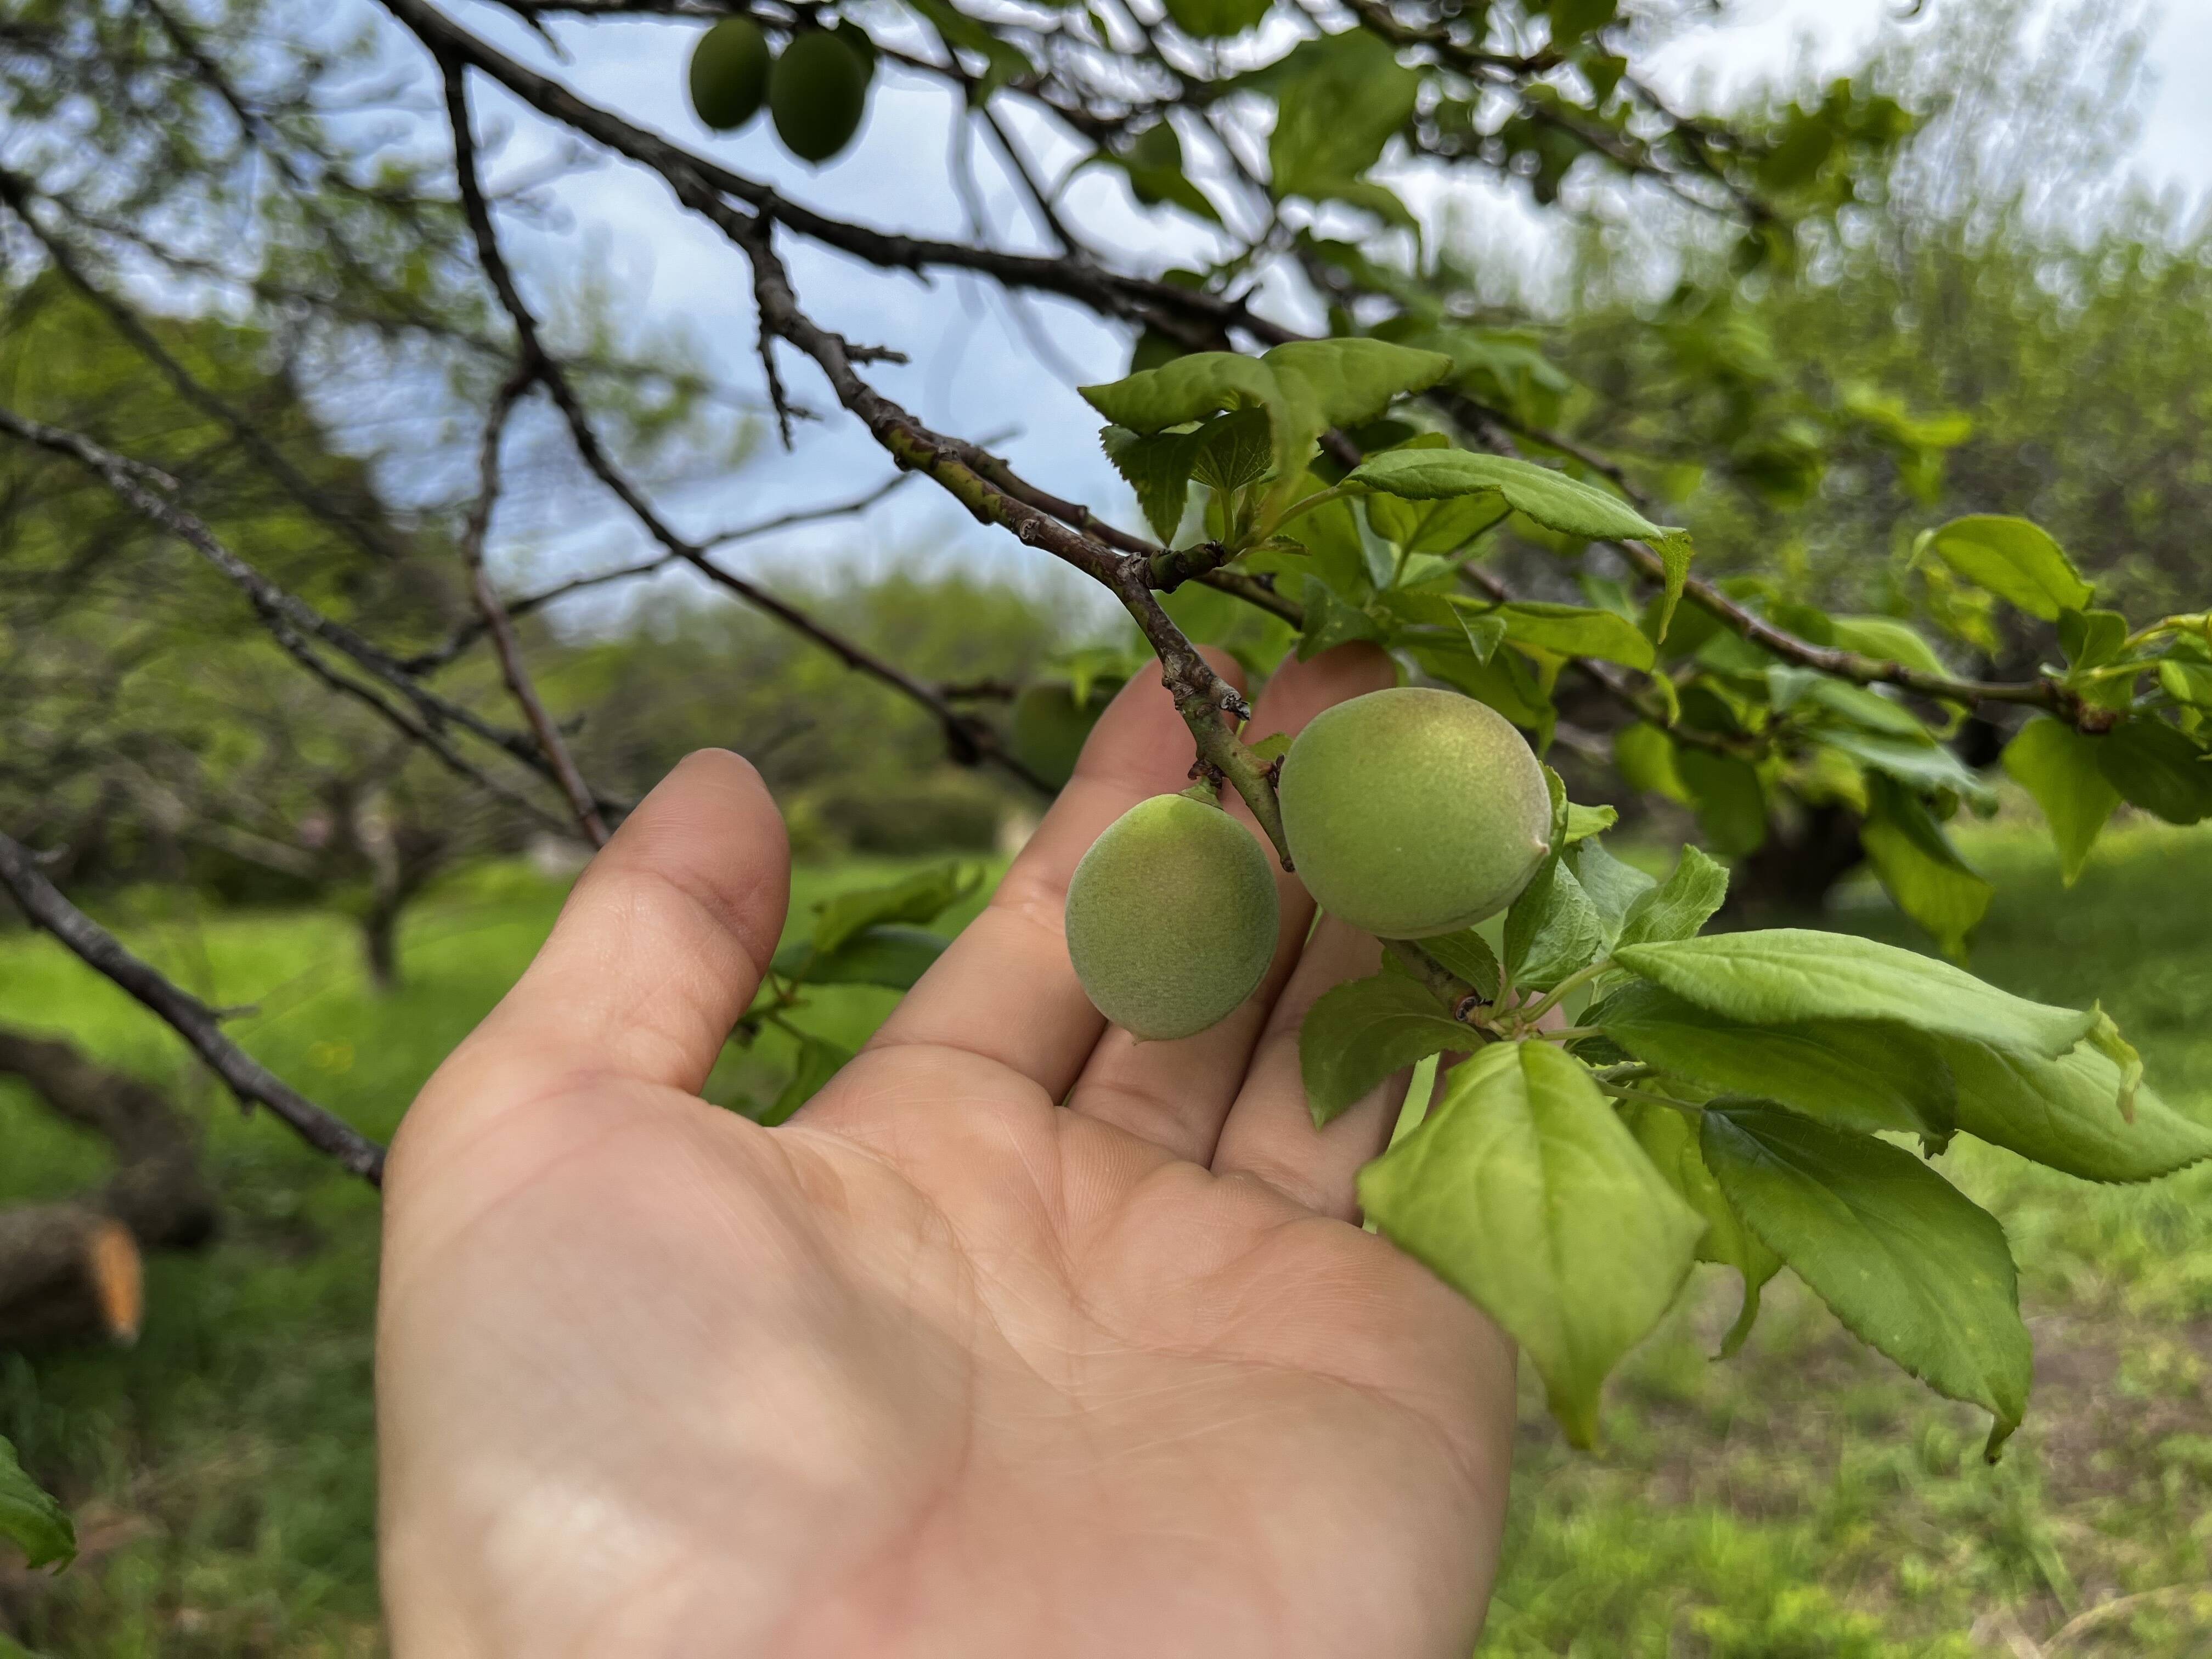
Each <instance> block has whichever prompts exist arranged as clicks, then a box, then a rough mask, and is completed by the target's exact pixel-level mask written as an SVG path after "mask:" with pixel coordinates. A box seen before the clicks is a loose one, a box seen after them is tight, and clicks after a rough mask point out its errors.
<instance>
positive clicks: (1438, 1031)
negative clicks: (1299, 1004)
mask: <svg viewBox="0 0 2212 1659" xmlns="http://www.w3.org/2000/svg"><path fill="white" fill-rule="evenodd" d="M1482 1043H1483V1038H1482V1035H1481V1033H1480V1032H1478V1031H1476V1030H1474V1028H1473V1027H1472V1026H1468V1025H1462V1024H1460V1023H1459V1021H1457V1020H1455V1019H1454V1018H1451V1017H1450V1016H1449V1014H1447V1013H1446V1012H1444V1011H1443V1009H1442V1008H1441V1007H1439V1006H1437V1000H1436V998H1435V997H1433V996H1431V994H1429V992H1428V991H1427V989H1426V988H1425V987H1422V986H1421V985H1419V984H1417V983H1416V982H1415V981H1412V980H1409V979H1402V978H1400V977H1398V976H1397V975H1390V974H1378V975H1376V976H1375V977H1374V978H1372V979H1356V980H1353V981H1351V982H1350V983H1348V984H1345V985H1340V986H1338V987H1336V988H1335V989H1334V990H1333V991H1328V992H1326V993H1324V994H1322V997H1321V998H1320V1000H1317V1001H1316V1003H1315V1004H1314V1006H1312V1007H1311V1008H1310V1009H1309V1010H1308V1011H1307V1013H1306V1018H1305V1023H1304V1024H1303V1025H1301V1026H1299V1027H1298V1068H1299V1070H1300V1072H1301V1073H1303V1074H1304V1079H1305V1085H1306V1107H1307V1109H1308V1110H1310V1112H1311V1113H1312V1114H1313V1121H1314V1127H1316V1129H1318V1128H1320V1127H1322V1125H1323V1124H1326V1123H1328V1121H1330V1120H1332V1119H1333V1118H1334V1117H1336V1116H1337V1115H1339V1114H1340V1113H1341V1112H1343V1111H1344V1110H1346V1109H1347V1108H1348V1107H1351V1106H1352V1105H1354V1104H1356V1103H1358V1101H1359V1100H1361V1099H1362V1098H1363V1097H1365V1095H1366V1094H1367V1093H1368V1091H1370V1090H1371V1089H1373V1088H1375V1087H1376V1085H1379V1084H1381V1083H1382V1082H1383V1080H1384V1079H1386V1078H1388V1077H1389V1076H1390V1074H1391V1073H1394V1072H1399V1071H1402V1070H1404V1069H1405V1068H1406V1067H1407V1066H1411V1065H1412V1064H1413V1062H1414V1061H1416V1060H1425V1059H1426V1058H1427V1057H1428V1056H1429V1055H1431V1054H1442V1053H1443V1052H1444V1051H1445V1050H1447V1049H1449V1050H1451V1051H1453V1052H1455V1053H1458V1054H1472V1053H1473V1052H1474V1050H1475V1049H1477V1048H1480V1047H1482Z"/></svg>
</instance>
